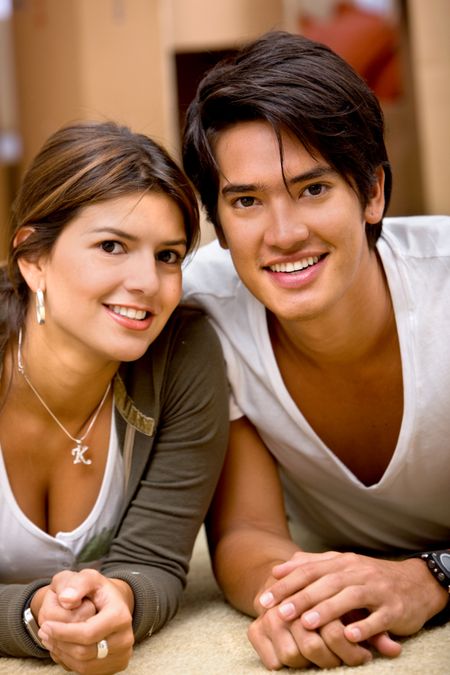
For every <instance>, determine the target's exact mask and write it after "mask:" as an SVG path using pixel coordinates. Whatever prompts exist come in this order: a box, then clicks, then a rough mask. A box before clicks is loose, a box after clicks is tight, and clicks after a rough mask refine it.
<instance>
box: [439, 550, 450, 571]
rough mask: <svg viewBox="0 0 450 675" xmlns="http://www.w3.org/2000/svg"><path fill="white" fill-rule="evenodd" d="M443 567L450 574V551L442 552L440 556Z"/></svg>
mask: <svg viewBox="0 0 450 675" xmlns="http://www.w3.org/2000/svg"><path fill="white" fill-rule="evenodd" d="M438 560H439V562H440V564H441V565H442V567H443V568H444V569H445V570H446V572H447V573H448V574H449V575H450V553H441V554H440V555H439V558H438Z"/></svg>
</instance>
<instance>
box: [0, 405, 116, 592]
mask: <svg viewBox="0 0 450 675" xmlns="http://www.w3.org/2000/svg"><path fill="white" fill-rule="evenodd" d="M93 461H95V459H93ZM84 468H85V469H86V471H89V466H86V467H84ZM80 499H83V495H82V494H81V493H76V492H74V494H73V500H74V501H76V500H80ZM123 499H124V469H123V462H122V455H121V452H120V448H119V442H118V437H117V432H116V426H115V423H114V409H113V413H112V416H111V432H110V441H109V449H108V458H107V461H106V467H105V472H104V475H103V480H102V484H101V487H100V491H99V493H98V497H97V500H96V502H95V504H94V506H93V508H92V511H91V512H90V513H89V515H88V516H87V518H86V519H85V520H84V521H83V522H82V523H81V524H80V525H79V526H78V527H77V528H76V529H75V530H73V531H72V532H58V533H57V534H56V536H54V537H53V536H51V535H49V534H47V533H46V532H44V531H43V530H41V529H40V528H39V527H37V526H36V525H35V524H34V523H33V522H32V521H31V520H29V519H28V518H27V516H26V515H25V514H24V513H23V511H22V510H21V509H20V507H19V505H18V504H17V501H16V499H15V497H14V494H13V492H12V490H11V486H10V484H9V480H8V476H7V472H6V469H5V464H4V461H3V455H2V453H1V450H0V581H1V583H10V584H11V583H28V582H29V581H32V580H33V579H38V578H46V577H52V576H53V575H54V574H56V573H57V572H61V571H63V570H79V569H82V568H83V567H91V568H92V567H93V568H98V567H99V566H100V562H101V558H102V557H103V556H104V555H105V554H106V552H107V551H108V549H109V546H110V543H111V540H112V536H113V533H114V531H115V529H116V525H117V520H118V517H119V513H120V510H121V508H122V505H123Z"/></svg>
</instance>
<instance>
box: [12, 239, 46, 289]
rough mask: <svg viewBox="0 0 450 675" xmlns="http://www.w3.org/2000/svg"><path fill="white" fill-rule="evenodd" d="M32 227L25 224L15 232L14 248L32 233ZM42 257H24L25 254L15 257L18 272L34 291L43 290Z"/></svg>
mask: <svg viewBox="0 0 450 675" xmlns="http://www.w3.org/2000/svg"><path fill="white" fill-rule="evenodd" d="M33 232H34V227H31V226H27V227H21V228H20V230H19V231H18V232H17V233H16V236H15V237H14V241H13V244H14V248H17V246H20V244H22V243H23V242H24V241H26V240H27V239H28V237H29V236H30V235H31V234H33ZM43 261H44V259H43V258H42V257H39V258H38V259H37V260H34V259H31V258H26V257H25V256H19V257H18V259H17V265H18V266H19V269H20V273H21V275H22V276H23V278H24V279H25V281H26V282H27V285H28V287H29V288H30V289H31V290H32V291H33V292H34V293H36V291H37V289H38V288H40V289H41V290H43V291H45V280H44V264H43Z"/></svg>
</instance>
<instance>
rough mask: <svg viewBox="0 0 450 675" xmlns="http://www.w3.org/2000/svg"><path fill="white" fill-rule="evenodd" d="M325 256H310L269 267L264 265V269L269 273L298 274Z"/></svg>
mask: <svg viewBox="0 0 450 675" xmlns="http://www.w3.org/2000/svg"><path fill="white" fill-rule="evenodd" d="M325 255H326V254H322V255H311V256H305V257H303V258H300V259H299V260H295V261H289V262H279V263H273V264H271V265H265V266H264V269H266V270H270V271H271V272H283V273H288V274H289V273H292V272H300V271H301V270H304V269H306V268H308V267H312V266H313V265H316V264H317V263H318V262H319V260H321V259H323V258H324V257H325Z"/></svg>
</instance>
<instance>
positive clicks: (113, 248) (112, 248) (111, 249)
mask: <svg viewBox="0 0 450 675" xmlns="http://www.w3.org/2000/svg"><path fill="white" fill-rule="evenodd" d="M100 247H101V249H102V250H103V251H105V253H112V254H113V255H115V254H116V255H117V254H118V253H123V251H124V248H123V246H122V244H121V243H120V242H118V241H114V240H112V239H111V240H107V241H102V243H101V244H100Z"/></svg>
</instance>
